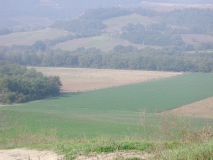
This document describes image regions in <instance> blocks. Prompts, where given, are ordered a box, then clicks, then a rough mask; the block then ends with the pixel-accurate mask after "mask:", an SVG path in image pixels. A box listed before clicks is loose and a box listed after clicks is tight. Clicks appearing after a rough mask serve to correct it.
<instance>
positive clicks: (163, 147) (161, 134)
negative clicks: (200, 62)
mask: <svg viewBox="0 0 213 160" xmlns="http://www.w3.org/2000/svg"><path fill="white" fill-rule="evenodd" d="M165 116H167V115H164V118H163V119H162V118H161V117H160V118H159V124H158V126H156V127H153V126H150V125H149V124H143V125H142V126H141V127H144V128H145V129H146V134H145V133H144V132H141V134H140V135H138V136H137V137H129V136H126V137H120V138H118V137H109V136H99V137H96V138H87V137H83V136H82V137H81V138H72V139H69V138H67V139H66V138H59V137H57V134H56V130H55V129H51V130H49V131H47V130H40V131H39V132H36V133H33V134H32V133H30V132H29V131H28V130H27V129H24V128H20V130H18V131H17V132H16V134H14V135H12V134H11V133H9V134H8V133H5V135H2V134H1V136H0V137H1V138H0V147H1V148H2V147H3V148H14V147H16V148H17V147H27V148H32V149H35V148H36V149H40V150H43V149H50V150H55V151H56V152H57V153H59V154H64V155H65V159H67V160H72V159H75V158H76V157H78V156H79V155H91V153H93V155H95V154H103V153H112V152H114V153H116V152H119V151H131V150H134V151H141V152H146V153H149V154H151V155H152V156H151V157H149V158H148V159H153V160H158V159H168V160H179V159H181V160H188V159H190V160H194V159H199V160H206V159H209V160H210V159H212V158H213V131H212V128H211V126H209V125H206V126H205V127H203V128H201V129H195V128H194V127H193V125H192V124H191V123H189V122H188V121H186V120H185V118H184V119H183V117H176V116H173V117H172V119H173V120H172V121H171V118H166V117H165ZM168 116H171V115H168ZM150 128H152V129H151V130H150ZM165 128H166V129H165ZM177 131H178V132H179V133H177ZM151 132H155V133H157V135H158V136H156V134H152V136H151V137H147V135H149V134H150V133H151ZM3 145H4V146H3ZM5 146H7V147H5ZM118 159H119V158H118ZM130 159H136V158H130ZM137 159H139V158H137Z"/></svg>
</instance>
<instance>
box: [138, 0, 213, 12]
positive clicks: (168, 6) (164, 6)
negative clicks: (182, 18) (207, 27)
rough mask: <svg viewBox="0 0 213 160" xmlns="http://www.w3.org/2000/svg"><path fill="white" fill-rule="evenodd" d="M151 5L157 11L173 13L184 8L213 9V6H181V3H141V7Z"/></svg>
mask: <svg viewBox="0 0 213 160" xmlns="http://www.w3.org/2000/svg"><path fill="white" fill-rule="evenodd" d="M144 4H145V5H149V6H151V7H153V8H154V9H155V10H157V11H172V10H175V9H184V8H199V9H207V8H210V9H212V8H213V4H180V3H152V2H146V1H143V2H141V5H144Z"/></svg>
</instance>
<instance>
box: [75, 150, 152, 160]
mask: <svg viewBox="0 0 213 160" xmlns="http://www.w3.org/2000/svg"><path fill="white" fill-rule="evenodd" d="M150 157H153V155H152V154H148V153H144V152H140V151H119V152H115V153H108V154H98V155H96V154H94V153H93V154H89V155H87V156H79V157H77V158H76V160H114V159H124V158H140V159H147V158H150Z"/></svg>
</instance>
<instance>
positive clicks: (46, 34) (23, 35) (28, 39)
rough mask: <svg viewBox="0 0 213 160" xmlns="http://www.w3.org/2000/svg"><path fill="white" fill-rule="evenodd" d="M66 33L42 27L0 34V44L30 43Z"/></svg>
mask: <svg viewBox="0 0 213 160" xmlns="http://www.w3.org/2000/svg"><path fill="white" fill-rule="evenodd" d="M67 34H68V33H67V32H65V31H63V30H59V29H43V30H36V31H30V32H18V33H12V34H8V35H3V36H0V45H5V46H12V45H32V44H33V43H34V42H35V41H37V40H45V39H54V38H57V37H60V36H66V35H67Z"/></svg>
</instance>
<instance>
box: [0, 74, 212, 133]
mask: <svg viewBox="0 0 213 160" xmlns="http://www.w3.org/2000/svg"><path fill="white" fill-rule="evenodd" d="M212 79H213V74H204V73H190V74H185V75H182V76H177V77H172V78H169V79H162V80H157V81H150V82H145V83H141V84H133V85H127V86H121V87H115V88H108V89H102V90H96V91H89V92H84V93H73V94H67V95H62V96H60V97H56V98H51V99H46V100H41V101H35V102H30V103H25V104H20V105H13V106H5V107H1V108H0V113H1V115H4V117H5V118H2V119H1V126H0V127H1V130H0V133H4V132H10V133H14V134H15V133H16V132H17V130H18V129H19V128H27V129H29V131H32V132H36V131H39V130H41V129H56V130H57V135H58V136H59V137H82V136H86V137H95V136H98V135H109V136H126V135H128V136H133V135H134V134H136V133H138V132H141V131H142V127H141V126H140V125H139V119H140V118H139V117H140V114H141V110H143V109H146V111H147V113H150V114H148V117H147V118H148V120H149V121H154V119H153V120H152V114H151V113H156V112H159V111H162V110H168V109H172V108H176V107H179V106H182V105H185V104H189V103H192V102H195V101H198V100H201V99H205V98H207V97H211V96H213V90H212V88H213V83H212ZM201 122H202V124H201V125H203V123H206V122H208V123H212V121H211V120H208V119H206V120H205V119H202V121H201Z"/></svg>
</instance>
